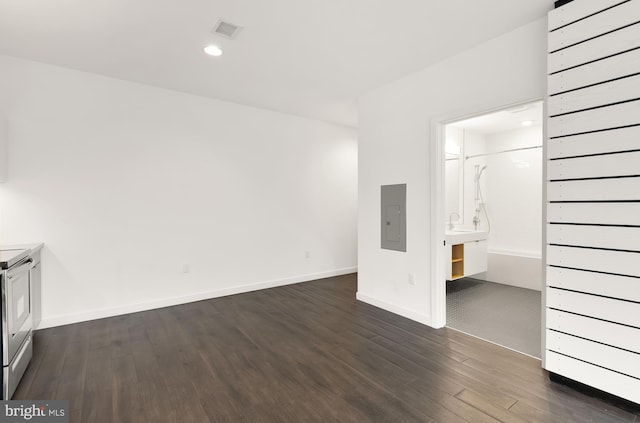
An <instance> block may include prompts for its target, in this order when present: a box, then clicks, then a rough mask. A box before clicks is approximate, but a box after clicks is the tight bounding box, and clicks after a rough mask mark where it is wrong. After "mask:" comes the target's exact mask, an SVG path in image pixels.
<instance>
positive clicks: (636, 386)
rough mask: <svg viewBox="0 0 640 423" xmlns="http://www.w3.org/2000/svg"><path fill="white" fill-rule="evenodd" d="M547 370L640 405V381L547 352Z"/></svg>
mask: <svg viewBox="0 0 640 423" xmlns="http://www.w3.org/2000/svg"><path fill="white" fill-rule="evenodd" d="M546 368H547V370H549V371H551V372H554V373H557V374H560V375H562V376H565V377H568V378H570V379H573V380H576V381H578V382H581V383H584V384H586V385H590V386H593V387H594V388H597V389H600V390H602V391H605V392H609V393H611V394H613V395H617V396H619V397H622V398H625V399H628V400H629V401H634V402H636V403H640V380H638V379H636V378H632V377H630V376H625V375H623V374H620V373H616V372H613V371H611V370H607V369H603V368H602V367H598V366H595V365H593V364H589V363H585V362H584V361H580V360H576V359H574V358H571V357H567V356H564V355H560V354H558V353H554V352H552V351H547V357H546Z"/></svg>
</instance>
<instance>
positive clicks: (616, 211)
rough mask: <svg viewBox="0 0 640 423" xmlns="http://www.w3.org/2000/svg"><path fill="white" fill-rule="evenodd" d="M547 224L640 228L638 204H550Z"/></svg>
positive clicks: (639, 206)
mask: <svg viewBox="0 0 640 423" xmlns="http://www.w3.org/2000/svg"><path fill="white" fill-rule="evenodd" d="M547 222H549V223H582V224H593V225H627V226H629V225H631V226H640V203H551V204H548V205H547Z"/></svg>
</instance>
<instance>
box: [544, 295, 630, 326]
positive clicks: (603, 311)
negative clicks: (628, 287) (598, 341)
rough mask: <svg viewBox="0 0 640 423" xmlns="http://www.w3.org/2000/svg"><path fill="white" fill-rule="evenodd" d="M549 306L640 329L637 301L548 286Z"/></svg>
mask: <svg viewBox="0 0 640 423" xmlns="http://www.w3.org/2000/svg"><path fill="white" fill-rule="evenodd" d="M547 307H550V308H555V309H556V310H563V311H568V312H571V313H576V314H582V315H583V316H590V317H594V318H596V319H601V320H606V321H608V322H612V323H621V324H623V325H628V326H632V327H634V328H638V329H640V313H638V312H637V311H638V308H637V307H638V304H637V303H632V302H628V301H621V300H616V299H612V298H605V297H599V296H596V295H590V294H583V293H581V292H573V291H564V290H562V289H556V288H547Z"/></svg>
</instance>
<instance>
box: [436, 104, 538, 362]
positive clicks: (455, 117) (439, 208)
mask: <svg viewBox="0 0 640 423" xmlns="http://www.w3.org/2000/svg"><path fill="white" fill-rule="evenodd" d="M547 100H548V98H547V97H544V98H543V97H537V98H533V99H529V100H525V101H519V102H515V103H511V104H507V105H504V104H503V105H500V106H495V105H494V106H487V107H485V108H483V107H479V106H476V107H473V108H468V109H466V110H463V111H460V112H458V113H455V114H451V115H449V116H441V117H437V118H434V119H432V120H431V132H430V138H429V139H430V140H431V142H430V145H429V154H430V157H429V163H430V164H431V172H430V175H429V176H430V182H431V184H430V187H429V192H430V196H429V199H430V201H431V203H430V211H431V222H430V225H429V233H430V234H432V239H434V241H435V242H434V244H433V245H432V246H431V248H430V253H429V263H430V265H431V292H430V294H431V321H432V322H433V325H432V326H433V327H434V328H441V327H444V326H445V325H446V321H447V297H446V283H447V281H446V276H445V275H446V269H445V263H446V258H447V252H446V249H445V248H444V239H445V238H444V233H445V230H444V228H445V225H446V219H445V211H444V207H445V206H444V205H445V203H446V201H445V200H446V199H445V179H444V165H443V163H444V160H445V148H444V143H445V126H446V125H448V124H450V123H454V122H458V121H461V120H466V119H470V118H473V117H477V116H481V115H486V114H488V113H493V112H498V111H501V110H505V109H510V108H513V107H517V106H520V105H523V104H529V103H533V102H536V101H542V102H543V113H544V114H543V116H546V110H547V109H546V108H547ZM478 109H480V111H478ZM542 131H543V137H544V139H545V141H544V143H543V157H546V156H545V155H544V154H546V134H547V122H546V119H545V121H544V124H543V125H542ZM543 168H544V166H543ZM543 172H544V171H543ZM543 176H544V177H545V178H546V173H545V174H544V175H543ZM544 181H545V179H543V180H542V181H541V183H542V185H543V202H545V203H546V197H545V196H546V184H545V183H544ZM543 209H544V207H543ZM543 218H544V219H545V220H544V221H543V223H545V224H546V211H543ZM543 236H544V234H543ZM542 245H543V246H545V245H546V244H545V243H543V244H542ZM543 254H544V253H543ZM543 273H544V272H543ZM543 292H544V290H543ZM542 307H543V309H544V307H545V303H544V294H543V302H542ZM542 336H543V342H542V347H543V351H544V331H543V334H542ZM543 360H544V358H543Z"/></svg>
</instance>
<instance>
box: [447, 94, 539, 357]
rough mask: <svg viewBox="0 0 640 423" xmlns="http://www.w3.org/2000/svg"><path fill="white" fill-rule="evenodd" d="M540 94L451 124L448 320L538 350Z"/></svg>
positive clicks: (483, 335) (474, 332) (515, 346)
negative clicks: (534, 98)
mask: <svg viewBox="0 0 640 423" xmlns="http://www.w3.org/2000/svg"><path fill="white" fill-rule="evenodd" d="M542 116H543V109H542V101H536V102H532V103H528V104H522V105H517V106H513V107H509V108H507V109H503V110H500V111H496V112H491V113H487V114H484V115H480V116H475V117H472V118H470V119H464V120H459V121H455V122H452V123H449V124H448V125H446V127H445V153H446V154H445V191H446V195H445V196H446V214H445V216H446V223H445V225H446V231H445V233H446V239H447V249H448V257H447V289H446V292H447V326H448V327H450V328H452V329H455V330H459V331H462V332H465V333H468V334H470V335H474V336H477V337H479V338H482V339H485V340H488V341H491V342H494V343H496V344H499V345H502V346H504V347H507V348H511V349H514V350H516V351H520V352H522V353H525V354H528V355H530V356H533V357H538V358H539V357H540V353H541V351H540V350H541V347H540V342H541V341H540V334H541V330H540V326H541V285H542V281H543V277H542V269H543V266H542V245H543V244H542V204H543V202H542V186H543V183H542V182H543V169H542V162H543V161H542V159H543V148H542V146H543V126H542V120H543V119H542Z"/></svg>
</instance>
